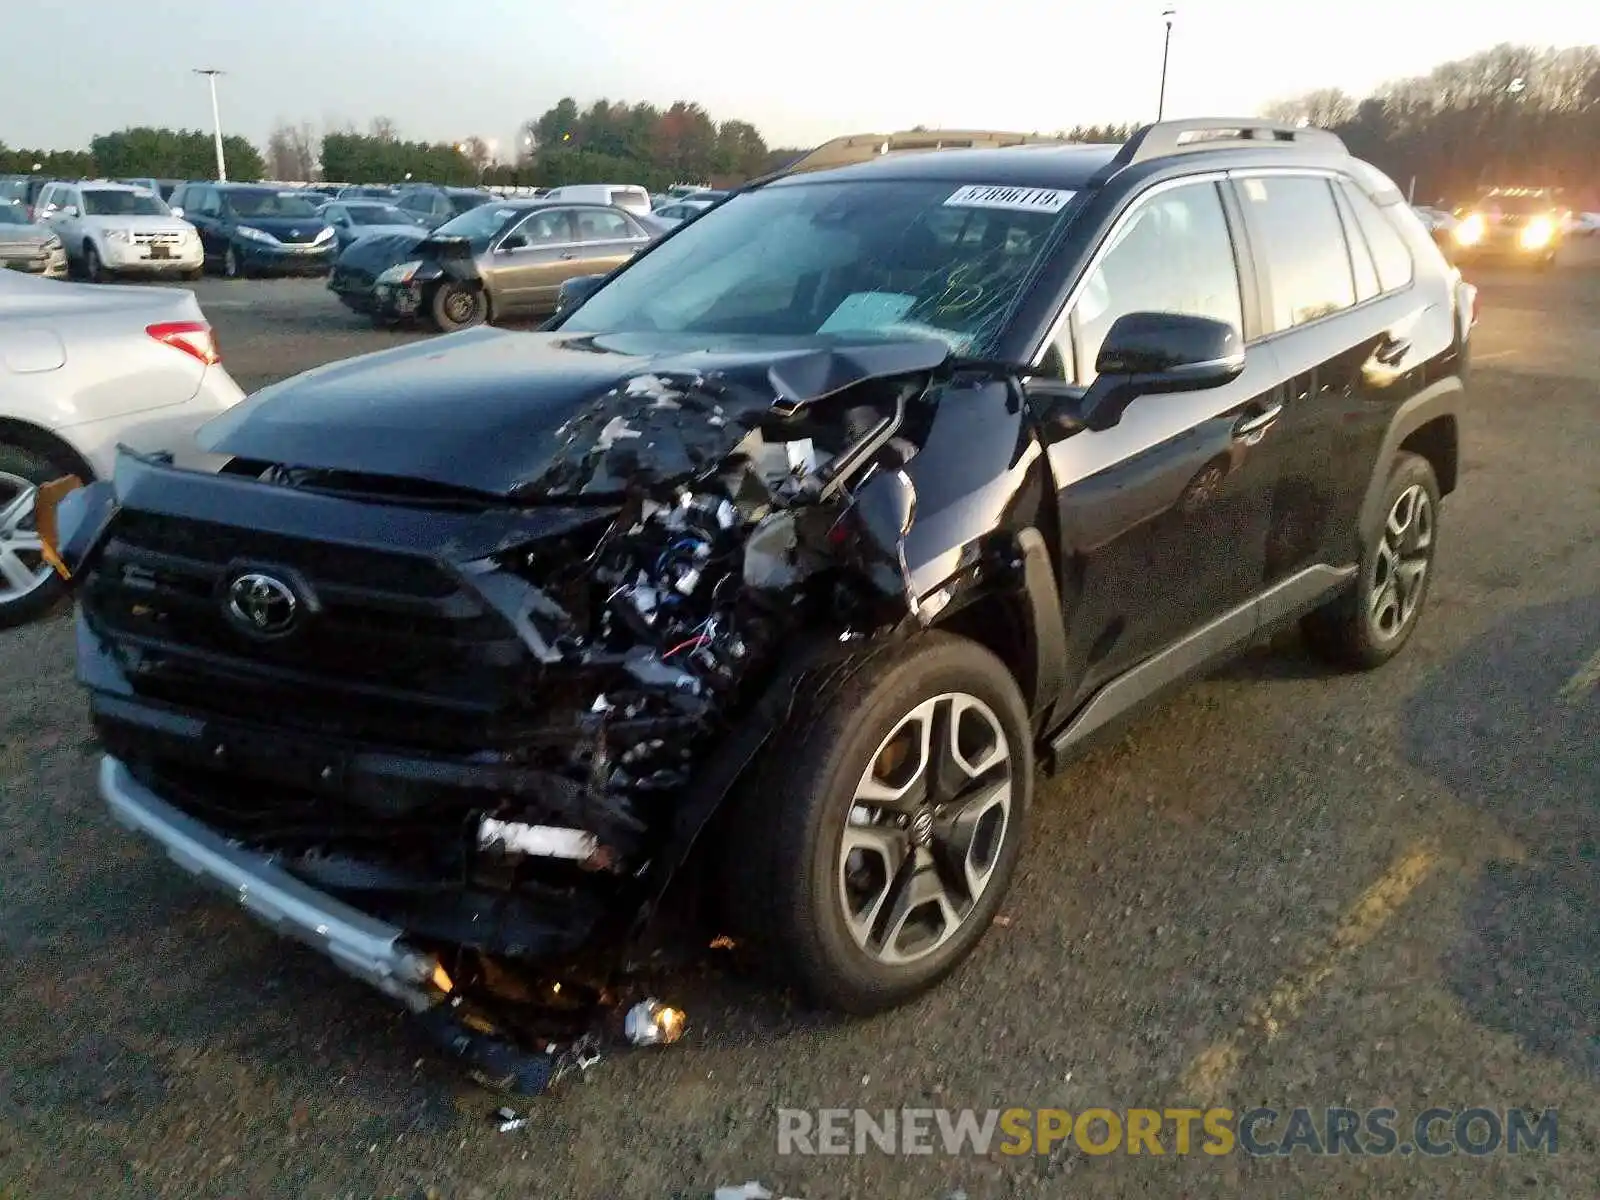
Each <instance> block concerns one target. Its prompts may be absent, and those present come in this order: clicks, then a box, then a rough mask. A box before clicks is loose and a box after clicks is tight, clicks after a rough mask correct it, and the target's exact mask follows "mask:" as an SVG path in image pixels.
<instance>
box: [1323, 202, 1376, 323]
mask: <svg viewBox="0 0 1600 1200" xmlns="http://www.w3.org/2000/svg"><path fill="white" fill-rule="evenodd" d="M1333 194H1334V198H1335V199H1336V200H1338V201H1339V220H1340V221H1341V222H1343V224H1344V236H1345V240H1346V241H1347V242H1348V243H1349V245H1350V265H1351V266H1352V267H1353V268H1355V273H1356V302H1357V303H1360V302H1362V301H1364V300H1371V299H1372V298H1373V297H1374V296H1376V295H1377V294H1378V293H1379V292H1381V291H1383V288H1381V287H1379V286H1378V269H1377V267H1376V266H1374V265H1373V262H1372V250H1371V248H1370V247H1368V245H1367V238H1366V235H1365V234H1364V233H1362V232H1361V226H1360V225H1359V224H1357V223H1356V217H1355V214H1354V213H1353V212H1351V211H1350V200H1349V197H1348V196H1346V195H1345V194H1344V191H1343V190H1342V189H1340V188H1335V189H1334V193H1333Z"/></svg>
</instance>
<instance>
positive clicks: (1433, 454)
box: [1355, 375, 1466, 557]
mask: <svg viewBox="0 0 1600 1200" xmlns="http://www.w3.org/2000/svg"><path fill="white" fill-rule="evenodd" d="M1465 391H1466V389H1465V387H1464V385H1463V384H1462V382H1461V380H1460V378H1459V377H1457V376H1454V375H1452V376H1450V377H1449V378H1446V379H1441V380H1439V381H1438V382H1437V383H1434V384H1431V385H1429V386H1428V387H1425V388H1423V389H1422V391H1420V392H1418V393H1417V394H1416V395H1415V396H1412V397H1411V398H1410V399H1409V400H1407V401H1406V402H1405V403H1403V404H1402V405H1400V407H1399V409H1398V410H1397V411H1396V412H1395V414H1394V417H1393V419H1392V420H1390V422H1389V428H1388V431H1387V432H1386V433H1385V434H1384V435H1383V444H1382V447H1381V448H1380V450H1379V452H1378V457H1377V459H1376V461H1375V462H1374V463H1373V465H1372V477H1371V479H1370V480H1369V481H1368V483H1367V492H1366V498H1365V499H1364V500H1363V501H1362V504H1361V520H1360V528H1359V529H1358V531H1357V541H1356V547H1355V552H1356V554H1357V557H1359V554H1360V547H1361V546H1362V545H1364V544H1365V543H1366V540H1367V539H1368V538H1369V537H1370V536H1371V535H1372V533H1373V532H1374V531H1375V530H1376V529H1377V528H1378V525H1379V524H1380V523H1381V522H1382V520H1383V513H1382V511H1381V510H1382V507H1383V492H1384V488H1385V487H1386V486H1387V485H1388V482H1389V474H1390V472H1391V471H1392V470H1393V469H1394V460H1395V457H1396V456H1397V455H1399V454H1402V453H1412V454H1418V455H1421V456H1422V457H1423V458H1425V459H1427V460H1428V464H1429V465H1430V466H1432V467H1433V472H1434V475H1435V476H1436V477H1437V478H1438V481H1439V493H1440V495H1448V494H1449V493H1450V492H1452V491H1454V490H1455V487H1456V484H1457V481H1458V475H1459V465H1460V464H1459V456H1460V424H1459V414H1460V409H1461V401H1462V397H1463V396H1464V395H1465Z"/></svg>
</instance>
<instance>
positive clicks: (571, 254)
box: [561, 250, 578, 262]
mask: <svg viewBox="0 0 1600 1200" xmlns="http://www.w3.org/2000/svg"><path fill="white" fill-rule="evenodd" d="M577 257H578V252H577V251H576V250H563V251H562V252H561V260H562V261H563V262H568V261H570V260H572V259H574V258H577Z"/></svg>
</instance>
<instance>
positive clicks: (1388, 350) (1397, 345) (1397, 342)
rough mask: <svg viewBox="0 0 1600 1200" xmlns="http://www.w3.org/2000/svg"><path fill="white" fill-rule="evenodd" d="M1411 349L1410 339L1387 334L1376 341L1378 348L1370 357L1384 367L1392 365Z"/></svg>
mask: <svg viewBox="0 0 1600 1200" xmlns="http://www.w3.org/2000/svg"><path fill="white" fill-rule="evenodd" d="M1410 349H1411V339H1410V338H1402V337H1394V336H1389V337H1385V338H1384V339H1383V341H1381V342H1379V343H1378V348H1377V350H1376V351H1374V352H1373V355H1372V357H1373V358H1375V359H1377V360H1378V362H1380V363H1382V364H1383V365H1384V366H1386V367H1392V366H1394V365H1395V364H1397V363H1398V362H1399V361H1400V360H1401V359H1402V358H1404V357H1405V356H1406V353H1407V351H1409V350H1410Z"/></svg>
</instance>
